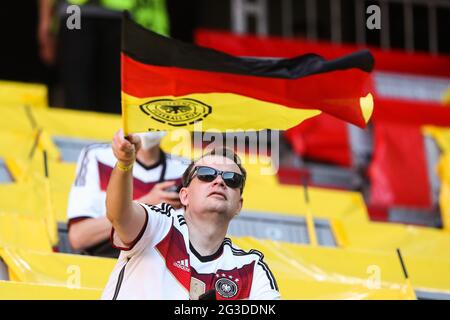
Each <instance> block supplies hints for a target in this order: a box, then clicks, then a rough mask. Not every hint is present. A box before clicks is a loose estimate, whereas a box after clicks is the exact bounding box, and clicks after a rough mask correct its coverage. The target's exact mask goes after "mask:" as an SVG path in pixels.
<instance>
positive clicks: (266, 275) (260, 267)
mask: <svg viewBox="0 0 450 320" xmlns="http://www.w3.org/2000/svg"><path fill="white" fill-rule="evenodd" d="M279 299H281V296H280V293H279V292H278V286H277V283H276V281H275V278H274V276H273V274H272V272H271V271H270V270H269V267H268V266H267V264H265V263H264V262H263V261H262V260H257V261H255V269H254V272H253V281H252V288H251V290H250V296H249V300H279Z"/></svg>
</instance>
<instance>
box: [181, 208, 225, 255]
mask: <svg viewBox="0 0 450 320" xmlns="http://www.w3.org/2000/svg"><path fill="white" fill-rule="evenodd" d="M184 217H185V219H186V224H187V226H188V230H189V240H190V241H191V244H192V246H193V247H194V248H195V250H197V252H198V253H200V254H201V255H202V256H209V255H212V254H214V253H215V252H217V250H219V248H220V246H221V245H222V242H223V240H224V239H225V235H226V234H227V230H228V224H229V221H227V220H224V219H223V216H222V215H219V214H217V213H209V212H208V213H204V214H198V213H193V212H190V211H189V210H186V212H185V214H184Z"/></svg>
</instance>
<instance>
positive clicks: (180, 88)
mask: <svg viewBox="0 0 450 320" xmlns="http://www.w3.org/2000/svg"><path fill="white" fill-rule="evenodd" d="M122 27H123V35H122V54H121V62H122V116H123V120H124V131H125V133H132V132H144V131H149V130H150V131H152V130H174V129H177V128H184V129H187V130H190V131H197V130H198V128H201V130H202V131H206V130H214V131H227V130H262V129H278V130H285V129H288V128H291V127H293V126H295V125H297V124H299V123H300V122H302V121H303V120H305V119H308V118H311V117H314V116H316V115H318V114H320V113H321V112H326V113H328V114H330V115H333V116H335V117H337V118H339V119H342V120H344V121H347V122H350V123H353V124H355V125H357V126H360V127H364V126H365V124H366V123H367V121H368V120H369V118H370V116H371V114H372V109H373V99H372V95H371V94H370V91H371V88H372V82H371V78H370V74H369V72H370V71H371V70H372V68H373V64H374V59H373V57H372V55H371V53H370V52H369V51H367V50H364V51H359V52H356V53H354V54H351V55H347V56H344V57H341V58H339V59H335V60H329V61H327V60H325V59H324V58H322V57H321V56H318V55H315V54H306V55H302V56H297V57H293V58H290V59H266V58H264V59H261V58H243V57H235V56H231V55H228V54H225V53H222V52H219V51H216V50H212V49H208V48H203V47H199V46H196V45H193V44H188V43H183V42H180V41H178V40H175V39H170V38H166V37H164V36H161V35H158V34H156V33H153V32H151V31H149V30H146V29H144V28H142V27H141V26H139V25H138V24H136V23H134V22H133V21H132V20H131V19H130V18H128V17H127V16H126V15H124V19H123V25H122ZM198 124H201V126H198Z"/></svg>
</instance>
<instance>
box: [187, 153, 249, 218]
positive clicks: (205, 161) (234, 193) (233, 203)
mask: <svg viewBox="0 0 450 320" xmlns="http://www.w3.org/2000/svg"><path fill="white" fill-rule="evenodd" d="M198 166H207V167H211V168H214V169H217V170H220V171H233V172H236V173H239V174H242V172H241V170H240V169H239V167H238V166H237V165H236V163H234V161H233V160H231V159H228V158H225V157H222V156H215V155H213V156H207V157H204V158H202V159H200V160H198V161H197V162H196V163H195V166H194V168H195V167H198ZM180 200H181V203H182V204H183V205H184V206H186V210H190V211H193V212H217V213H219V214H223V215H225V216H226V217H228V219H229V220H231V219H232V218H233V217H234V216H235V215H236V214H237V213H239V211H241V208H242V201H243V199H242V197H241V193H240V189H239V188H230V187H228V186H227V185H226V184H225V182H224V181H223V179H222V177H221V176H220V175H218V176H217V177H216V178H215V179H214V180H213V181H211V182H204V181H200V180H199V179H198V178H197V176H196V175H194V177H193V178H192V180H191V183H190V184H189V186H188V187H186V188H182V189H181V191H180Z"/></svg>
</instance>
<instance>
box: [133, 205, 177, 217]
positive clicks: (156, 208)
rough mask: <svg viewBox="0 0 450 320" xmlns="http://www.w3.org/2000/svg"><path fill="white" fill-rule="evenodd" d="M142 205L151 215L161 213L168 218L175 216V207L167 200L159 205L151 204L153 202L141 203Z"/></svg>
mask: <svg viewBox="0 0 450 320" xmlns="http://www.w3.org/2000/svg"><path fill="white" fill-rule="evenodd" d="M140 205H142V206H143V207H144V209H145V210H146V211H147V213H148V214H149V215H150V214H160V215H164V216H167V217H168V218H170V217H172V216H173V214H174V212H175V208H174V207H172V206H171V205H170V204H168V203H165V202H162V203H160V204H157V205H151V204H145V203H140Z"/></svg>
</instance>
